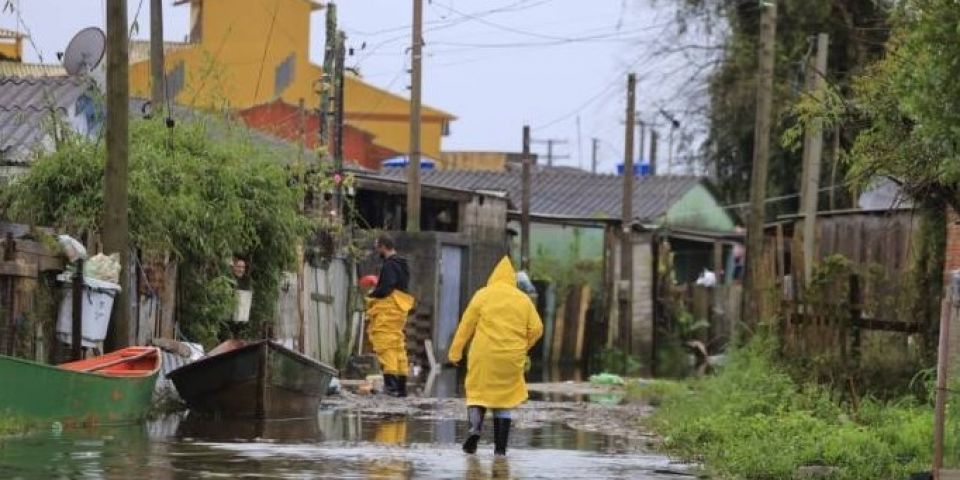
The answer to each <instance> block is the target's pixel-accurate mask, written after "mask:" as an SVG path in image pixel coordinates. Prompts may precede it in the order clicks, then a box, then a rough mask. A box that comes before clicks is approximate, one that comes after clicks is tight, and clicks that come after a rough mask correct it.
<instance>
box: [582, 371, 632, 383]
mask: <svg viewBox="0 0 960 480" xmlns="http://www.w3.org/2000/svg"><path fill="white" fill-rule="evenodd" d="M590 383H592V384H595V385H623V384H624V381H623V377H621V376H620V375H614V374H612V373H598V374H596V375H591V376H590Z"/></svg>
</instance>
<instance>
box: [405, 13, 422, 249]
mask: <svg viewBox="0 0 960 480" xmlns="http://www.w3.org/2000/svg"><path fill="white" fill-rule="evenodd" d="M422 48H423V0H413V45H412V46H411V50H410V51H411V55H410V56H411V75H410V80H411V81H410V159H409V162H407V231H408V232H419V231H420V121H421V118H420V96H421V90H420V89H421V78H420V77H421V74H422V73H423V72H422V68H423V66H422V60H423V53H422Z"/></svg>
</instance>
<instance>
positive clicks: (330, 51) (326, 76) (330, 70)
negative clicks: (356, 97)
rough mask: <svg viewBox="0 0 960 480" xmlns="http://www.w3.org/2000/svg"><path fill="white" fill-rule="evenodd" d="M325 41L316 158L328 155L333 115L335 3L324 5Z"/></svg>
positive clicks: (335, 50) (335, 52) (335, 34)
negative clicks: (331, 109)
mask: <svg viewBox="0 0 960 480" xmlns="http://www.w3.org/2000/svg"><path fill="white" fill-rule="evenodd" d="M325 8H326V9H327V18H326V43H325V45H324V51H323V73H322V75H321V77H320V122H319V123H320V126H319V128H320V130H319V132H318V133H317V135H318V136H319V137H320V138H318V139H317V140H318V141H317V146H318V148H317V155H318V159H321V160H322V159H323V157H324V155H330V136H331V135H330V132H331V130H332V128H331V127H332V126H333V125H332V123H333V116H331V115H330V97H331V93H332V91H333V75H334V69H335V68H336V67H335V65H334V63H335V61H336V54H337V4H335V3H333V2H328V3H327V5H326V7H325Z"/></svg>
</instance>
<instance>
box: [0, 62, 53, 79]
mask: <svg viewBox="0 0 960 480" xmlns="http://www.w3.org/2000/svg"><path fill="white" fill-rule="evenodd" d="M66 74H67V71H66V70H64V69H63V65H59V64H55V63H23V62H11V61H0V76H4V77H54V76H57V77H62V76H65V75H66Z"/></svg>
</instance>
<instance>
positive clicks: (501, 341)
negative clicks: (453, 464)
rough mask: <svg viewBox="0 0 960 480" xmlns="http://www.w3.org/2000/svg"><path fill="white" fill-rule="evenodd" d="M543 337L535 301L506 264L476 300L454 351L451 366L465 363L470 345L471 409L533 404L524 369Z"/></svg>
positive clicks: (456, 338)
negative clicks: (464, 353) (529, 351)
mask: <svg viewBox="0 0 960 480" xmlns="http://www.w3.org/2000/svg"><path fill="white" fill-rule="evenodd" d="M542 334H543V323H542V322H541V321H540V315H538V314H537V309H536V307H534V306H533V302H531V301H530V297H528V296H527V295H526V294H524V293H523V292H522V291H520V289H519V288H517V273H516V271H515V270H514V269H513V265H511V264H510V259H508V258H506V257H505V258H504V259H503V260H500V263H499V264H497V267H496V268H494V269H493V273H492V274H490V279H489V280H487V286H486V287H484V288H482V289H480V291H478V292H477V293H476V294H475V295H474V296H473V299H472V300H470V305H468V306H467V311H466V312H464V313H463V318H462V319H461V320H460V326H459V327H458V328H457V334H456V336H454V338H453V344H452V345H451V346H450V355H449V357H450V361H451V362H453V363H459V362H460V360H461V359H462V358H463V349H464V347H465V346H466V345H467V342H471V339H472V342H471V343H470V358H469V360H468V362H467V381H466V390H467V405H476V406H482V407H487V408H513V407H516V406H517V405H519V404H520V403H522V402H524V401H525V400H526V399H527V384H526V383H525V382H524V380H523V366H524V363H525V362H526V359H527V351H528V350H530V348H531V347H533V346H534V345H535V344H536V343H537V340H540V336H541V335H542Z"/></svg>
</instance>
